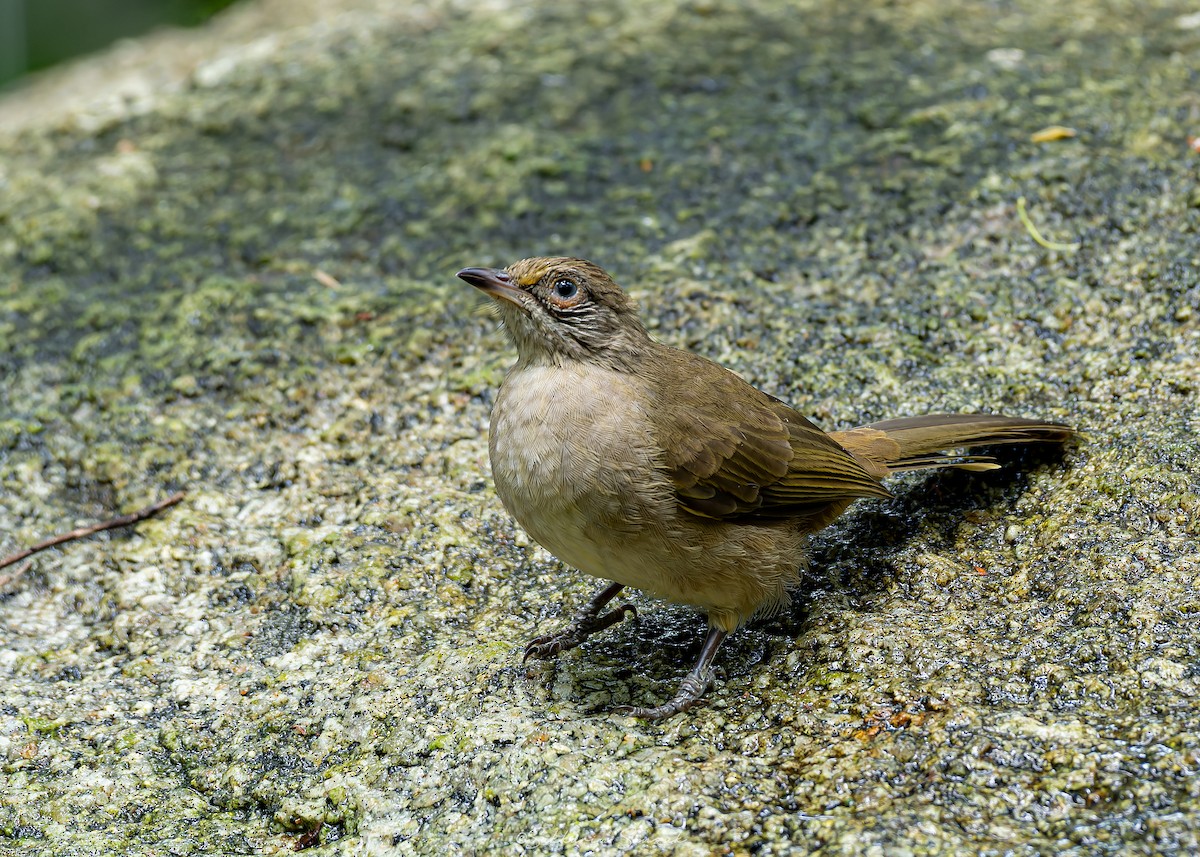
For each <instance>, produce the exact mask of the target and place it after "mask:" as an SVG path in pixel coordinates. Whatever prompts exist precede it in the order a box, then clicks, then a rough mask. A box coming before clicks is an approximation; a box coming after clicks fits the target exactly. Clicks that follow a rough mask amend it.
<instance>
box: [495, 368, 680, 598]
mask: <svg viewBox="0 0 1200 857" xmlns="http://www.w3.org/2000/svg"><path fill="white" fill-rule="evenodd" d="M644 402H645V391H644V390H642V389H640V388H639V384H638V379H636V378H634V377H631V376H628V375H625V374H623V373H619V372H614V371H611V370H606V369H602V368H598V367H591V366H587V365H581V366H572V367H555V366H539V367H517V368H515V369H514V370H513V371H511V372H510V373H509V375H508V377H507V378H506V379H505V381H504V384H503V386H502V387H501V389H500V395H499V397H498V399H497V401H496V406H495V408H494V410H493V412H492V425H491V434H490V439H489V449H490V453H491V462H492V476H493V479H494V480H495V483H496V492H497V493H498V494H499V495H500V499H501V500H502V501H503V502H504V505H505V507H506V508H507V509H508V511H509V512H510V513H511V514H512V515H513V517H514V518H516V519H517V521H518V522H519V523H520V524H521V526H522V527H524V528H525V530H526V531H527V532H528V533H529V534H530V535H531V536H533V538H534V539H536V540H537V541H538V542H540V543H541V544H542V545H543V546H544V547H546V548H547V549H548V550H550V551H551V552H552V553H554V554H555V555H556V556H558V558H559V559H561V560H563V561H564V562H566V563H569V564H571V565H574V566H575V567H577V568H579V569H580V570H582V571H585V572H588V573H589V574H594V575H597V576H605V570H604V568H603V566H604V565H606V564H607V562H608V560H609V559H610V558H611V557H610V555H611V552H612V545H613V544H614V543H617V542H620V541H621V540H622V539H627V538H630V537H636V536H637V534H638V533H639V532H641V531H642V530H643V529H644V528H645V525H646V522H647V520H648V518H649V516H653V515H655V514H657V515H659V516H662V515H663V514H666V509H665V508H663V507H664V505H665V504H667V503H669V502H671V493H670V490H669V488H668V486H667V483H666V480H665V478H664V477H663V475H662V468H661V466H660V458H661V455H660V453H659V452H658V447H657V445H656V442H655V439H654V436H653V431H652V427H651V423H650V420H649V417H648V415H647V413H646V410H645V406H644Z"/></svg>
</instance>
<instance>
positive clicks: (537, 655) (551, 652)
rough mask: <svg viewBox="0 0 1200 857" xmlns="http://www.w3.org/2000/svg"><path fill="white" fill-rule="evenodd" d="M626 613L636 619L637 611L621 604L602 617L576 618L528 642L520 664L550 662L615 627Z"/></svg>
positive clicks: (628, 605)
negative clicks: (592, 637)
mask: <svg viewBox="0 0 1200 857" xmlns="http://www.w3.org/2000/svg"><path fill="white" fill-rule="evenodd" d="M627 613H628V614H629V615H630V616H631V617H635V618H636V617H637V609H636V608H635V607H634V606H633V605H632V604H622V605H621V606H620V607H618V608H617V609H616V610H609V611H608V612H607V613H605V614H604V615H602V616H595V615H584V616H578V617H576V619H575V620H574V621H573V622H571V624H570V625H568V626H567V627H565V628H563V629H562V630H561V631H557V632H555V633H553V634H543V635H542V636H540V637H534V638H533V639H532V640H530V641H529V642H528V643H527V644H526V646H525V656H524V657H522V658H521V663H525V662H526V661H528V660H529V659H530V658H533V659H535V660H539V661H545V660H550V659H551V658H553V657H554V656H555V655H557V654H558V653H559V652H565V651H567V650H568V649H573V648H575V647H576V646H578V645H579V644H581V643H582V642H583V641H584V640H586V639H587V638H588V637H590V636H592V634H595V633H597V632H599V631H603V630H604V629H605V628H611V627H612V626H613V625H616V624H617V623H618V622H620V621H622V620H624V619H625V615H626V614H627Z"/></svg>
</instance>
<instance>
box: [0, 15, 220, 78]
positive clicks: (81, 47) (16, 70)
mask: <svg viewBox="0 0 1200 857" xmlns="http://www.w3.org/2000/svg"><path fill="white" fill-rule="evenodd" d="M233 2H234V0H0V87H4V86H6V85H12V83H13V82H14V81H16V80H17V79H18V78H20V77H21V76H22V75H24V74H26V73H27V72H30V71H37V70H39V69H43V68H47V67H49V66H52V65H54V64H55V63H59V62H62V61H63V60H66V59H70V58H71V57H74V56H79V55H80V54H85V53H88V52H90V51H95V50H99V49H100V48H103V47H104V46H105V45H109V44H111V43H112V42H114V41H116V40H118V39H121V38H126V37H128V36H136V35H138V34H140V33H144V32H146V31H147V30H151V29H153V28H155V27H158V26H162V25H165V24H176V25H182V26H194V25H196V24H200V23H203V22H204V21H206V20H207V19H208V18H210V17H212V16H213V15H214V14H216V13H217V12H219V11H221V10H222V9H224V8H225V7H226V6H229V5H232V3H233Z"/></svg>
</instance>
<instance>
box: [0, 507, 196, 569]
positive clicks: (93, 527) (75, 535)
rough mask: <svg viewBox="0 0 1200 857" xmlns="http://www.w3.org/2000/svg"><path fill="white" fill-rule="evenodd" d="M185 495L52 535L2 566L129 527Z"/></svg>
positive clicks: (7, 560)
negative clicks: (96, 534)
mask: <svg viewBox="0 0 1200 857" xmlns="http://www.w3.org/2000/svg"><path fill="white" fill-rule="evenodd" d="M185 496H187V492H186V491H180V492H178V493H176V494H172V495H171V496H170V497H168V498H167V499H165V500H159V501H158V502H157V503H154V504H152V505H150V506H147V507H146V508H144V509H138V510H137V511H136V512H130V513H129V514H128V515H121V516H120V517H117V518H110V519H109V520H107V521H101V522H100V523H98V524H89V525H88V526H86V527H80V528H79V529H77V530H71V532H69V533H61V534H59V535H57V536H52V537H51V538H48V539H46V540H45V541H44V542H38V543H37V544H36V545H34V546H33V547H31V548H26V549H25V550H23V551H17V552H16V553H14V554H10V555H9V556H6V557H4V558H3V559H0V568H7V567H8V566H10V565H12V564H13V563H17V562H20V561H21V560H23V559H25V558H26V557H30V556H33V555H34V554H35V553H41V552H42V551H44V550H46V549H47V548H52V547H54V546H55V545H61V544H63V543H64V542H73V541H75V540H76V539H82V538H84V537H85V536H90V535H92V534H93V533H98V532H100V531H101V530H115V529H116V528H117V527H128V526H129V525H130V524H136V523H137V522H138V521H144V520H146V519H147V518H150V517H153V516H154V515H157V514H158V513H159V512H161V511H162V510H163V509H166V508H169V507H170V506H174V505H175V504H176V503H178V502H179V501H180V500H182V499H183V498H184V497H185ZM28 569H29V563H26V564H25V565H24V566H22V567H21V568H19V569H17V570H16V571H15V572H13V573H12V574H10V575H7V576H6V577H0V586H6V585H7V584H9V583H12V582H13V581H14V580H16V579H17V578H18V577H20V576H21V575H22V574H24V573H25V572H26V571H27V570H28Z"/></svg>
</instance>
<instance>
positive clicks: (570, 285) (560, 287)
mask: <svg viewBox="0 0 1200 857" xmlns="http://www.w3.org/2000/svg"><path fill="white" fill-rule="evenodd" d="M578 293H579V286H577V285H575V281H574V280H568V279H566V278H565V277H564V278H563V279H561V280H556V281H555V282H554V294H555V296H556V297H559V298H561V299H562V300H567V299H568V298H573V297H575V295H577V294H578Z"/></svg>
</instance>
